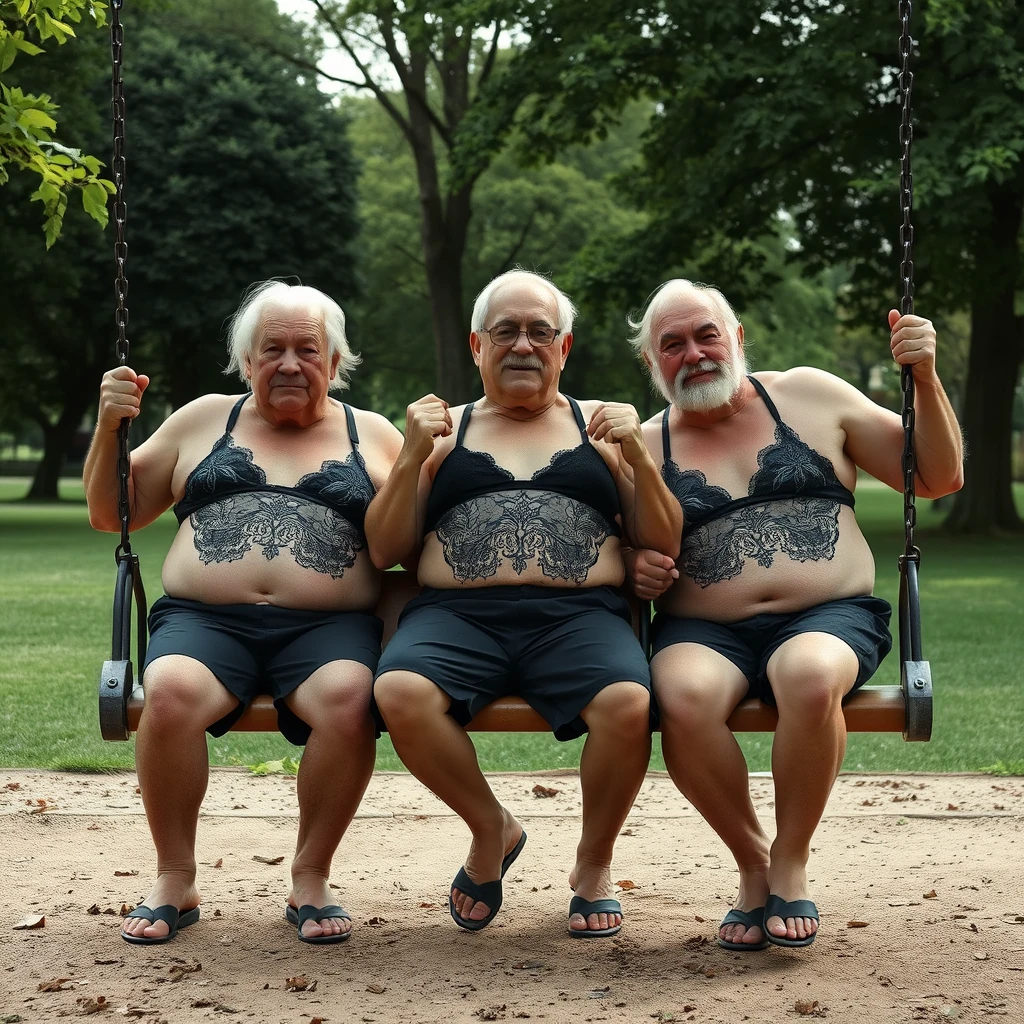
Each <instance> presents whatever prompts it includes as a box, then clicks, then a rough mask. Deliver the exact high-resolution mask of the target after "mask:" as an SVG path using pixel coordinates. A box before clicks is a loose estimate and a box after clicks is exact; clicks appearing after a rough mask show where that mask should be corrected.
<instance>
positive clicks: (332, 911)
mask: <svg viewBox="0 0 1024 1024" xmlns="http://www.w3.org/2000/svg"><path fill="white" fill-rule="evenodd" d="M284 916H285V917H286V918H287V919H288V920H289V921H290V922H291V923H292V924H293V925H295V927H296V928H297V929H298V931H299V940H300V941H301V942H308V943H309V944H310V945H311V946H331V945H334V944H335V943H337V942H344V941H345V940H346V939H348V938H349V936H350V935H351V934H352V931H351V930H349V931H347V932H337V933H335V934H332V935H303V934H302V926H303V925H304V924H305V923H306V922H307V921H316V923H317V924H319V923H320V922H321V921H327V920H331V919H334V918H337V919H338V920H341V921H351V920H352V917H351V915H350V914H349V912H348V911H347V910H345V909H344V908H343V907H338V906H335V905H334V904H331V906H329V907H314V906H313V904H312V903H304V904H303V905H302V906H301V907H299V909H298V910H296V909H295V908H294V907H293V906H292V905H291V904H290V903H286V904H285V905H284Z"/></svg>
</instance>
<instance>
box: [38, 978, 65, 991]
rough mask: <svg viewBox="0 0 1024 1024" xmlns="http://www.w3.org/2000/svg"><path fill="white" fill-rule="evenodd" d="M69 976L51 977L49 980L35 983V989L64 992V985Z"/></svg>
mask: <svg viewBox="0 0 1024 1024" xmlns="http://www.w3.org/2000/svg"><path fill="white" fill-rule="evenodd" d="M70 980H71V979H70V978H52V979H51V980H50V981H41V982H39V984H38V985H36V991H38V992H64V991H66V990H65V988H64V986H65V985H67V983H68V982H69V981H70Z"/></svg>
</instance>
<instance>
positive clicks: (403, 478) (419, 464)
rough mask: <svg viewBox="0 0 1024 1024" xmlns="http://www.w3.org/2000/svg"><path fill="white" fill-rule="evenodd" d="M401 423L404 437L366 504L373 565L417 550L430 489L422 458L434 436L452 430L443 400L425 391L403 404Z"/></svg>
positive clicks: (411, 557) (385, 565) (403, 559)
mask: <svg viewBox="0 0 1024 1024" xmlns="http://www.w3.org/2000/svg"><path fill="white" fill-rule="evenodd" d="M405 424H406V426H405V443H404V444H403V445H402V447H401V449H400V450H399V451H398V453H397V455H396V457H395V463H394V466H393V467H392V469H391V473H390V475H389V476H388V479H387V483H385V484H384V486H383V487H382V488H381V489H380V490H379V491H378V492H377V496H376V497H375V498H374V499H373V501H372V502H370V507H369V508H368V509H367V510H366V523H365V530H366V544H367V547H368V548H369V551H370V558H371V559H372V560H373V564H374V565H376V566H377V568H378V569H390V568H391V567H392V566H393V565H398V564H399V563H402V564H406V565H407V564H409V563H411V562H414V561H415V560H416V559H417V558H418V556H419V551H420V548H421V547H422V544H423V518H424V513H425V510H426V501H427V495H428V494H429V493H430V477H429V466H428V460H429V458H430V456H431V454H432V453H433V451H434V442H435V440H436V439H437V438H438V437H447V436H448V435H449V434H451V432H452V418H451V414H450V413H449V412H448V403H447V402H444V401H442V400H441V399H440V398H437V397H436V396H434V395H427V396H426V397H425V398H421V399H420V400H419V401H418V402H413V404H412V405H410V406H409V408H408V409H407V410H406V419H405Z"/></svg>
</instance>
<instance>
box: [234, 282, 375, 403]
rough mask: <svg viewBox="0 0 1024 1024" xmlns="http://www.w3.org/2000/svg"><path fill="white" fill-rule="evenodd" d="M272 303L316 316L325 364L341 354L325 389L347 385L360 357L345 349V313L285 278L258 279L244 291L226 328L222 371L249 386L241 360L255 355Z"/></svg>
mask: <svg viewBox="0 0 1024 1024" xmlns="http://www.w3.org/2000/svg"><path fill="white" fill-rule="evenodd" d="M274 306H278V307H280V306H285V307H287V308H289V309H301V310H305V311H307V312H309V313H310V314H311V315H313V316H318V317H319V318H320V320H321V321H322V323H323V325H324V334H325V335H326V337H327V362H328V364H330V363H331V361H332V360H333V359H334V357H335V355H340V356H341V359H339V360H338V369H337V370H336V371H335V373H334V376H333V377H332V378H331V380H330V383H329V384H328V388H331V389H333V388H347V387H348V379H349V376H350V375H351V373H352V371H353V370H354V369H355V368H356V367H357V366H358V365H359V363H360V362H361V360H360V358H359V356H358V355H356V354H355V353H354V352H353V351H352V349H351V348H349V344H348V337H347V336H346V334H345V314H344V312H343V311H342V308H341V306H339V305H338V304H337V303H336V302H335V301H334V299H332V298H331V297H330V296H329V295H325V294H324V293H323V292H322V291H320V290H319V289H317V288H310V287H308V286H306V285H301V284H288V283H287V282H285V281H277V280H270V281H259V282H257V283H256V284H254V285H252V287H250V288H249V289H248V291H246V293H245V296H244V297H243V299H242V304H241V305H240V306H239V307H238V310H237V311H236V312H235V314H234V316H232V317H231V325H230V327H229V328H228V355H229V356H230V361H229V362H228V365H227V367H226V369H225V370H224V372H225V373H237V374H238V376H239V377H240V378H241V379H242V380H243V381H244V382H245V383H246V385H247V386H249V385H251V382H250V381H249V379H248V378H247V377H246V375H245V359H246V356H248V357H249V358H250V359H251V358H252V357H253V356H254V355H255V354H256V346H257V345H258V343H259V338H260V330H261V328H262V326H263V321H264V319H265V318H266V314H267V310H268V309H270V308H271V307H274Z"/></svg>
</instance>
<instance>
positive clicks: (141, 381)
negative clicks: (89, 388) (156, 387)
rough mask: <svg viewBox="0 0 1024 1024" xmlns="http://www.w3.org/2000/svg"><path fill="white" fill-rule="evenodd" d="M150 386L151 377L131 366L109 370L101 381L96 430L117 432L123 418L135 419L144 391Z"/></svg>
mask: <svg viewBox="0 0 1024 1024" xmlns="http://www.w3.org/2000/svg"><path fill="white" fill-rule="evenodd" d="M148 387H149V378H148V377H147V376H146V375H145V374H144V373H136V372H135V371H134V370H133V369H132V368H131V367H130V366H118V367H116V368H115V369H113V370H107V372H106V373H105V374H103V379H102V380H101V381H100V404H99V410H98V411H97V413H96V430H97V432H99V431H111V432H116V431H117V428H118V427H120V426H121V420H124V419H129V420H133V419H135V417H136V416H138V415H139V411H140V409H141V406H142V392H143V391H145V390H146V388H148Z"/></svg>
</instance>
